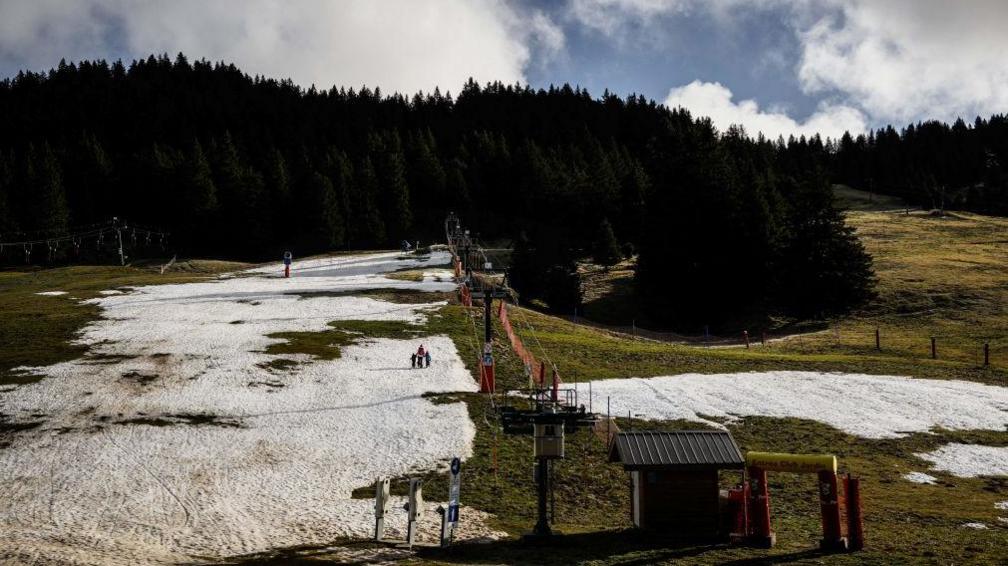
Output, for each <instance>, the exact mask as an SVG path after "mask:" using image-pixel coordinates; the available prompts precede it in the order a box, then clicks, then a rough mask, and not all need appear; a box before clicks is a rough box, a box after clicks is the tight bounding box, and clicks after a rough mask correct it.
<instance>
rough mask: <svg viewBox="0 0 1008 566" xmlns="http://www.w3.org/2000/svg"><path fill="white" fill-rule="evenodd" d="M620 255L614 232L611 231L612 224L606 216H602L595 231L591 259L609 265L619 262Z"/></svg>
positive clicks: (621, 255)
mask: <svg viewBox="0 0 1008 566" xmlns="http://www.w3.org/2000/svg"><path fill="white" fill-rule="evenodd" d="M622 257H623V254H622V252H621V251H620V245H619V241H618V240H617V239H616V234H615V233H613V229H612V224H610V223H609V219H608V218H603V219H602V222H601V223H600V224H599V227H598V232H597V233H596V237H595V245H594V247H593V248H592V259H593V260H594V261H595V263H597V264H600V265H604V266H606V267H610V266H613V265H616V264H617V263H619V261H620V259H622Z"/></svg>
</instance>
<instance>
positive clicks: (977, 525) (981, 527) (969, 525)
mask: <svg viewBox="0 0 1008 566" xmlns="http://www.w3.org/2000/svg"><path fill="white" fill-rule="evenodd" d="M963 527H966V528H967V529H977V530H981V531H982V530H984V529H986V528H987V525H985V524H983V523H963Z"/></svg>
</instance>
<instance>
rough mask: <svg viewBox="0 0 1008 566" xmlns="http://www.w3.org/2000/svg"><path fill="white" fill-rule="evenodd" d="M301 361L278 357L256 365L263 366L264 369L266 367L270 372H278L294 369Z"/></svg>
mask: <svg viewBox="0 0 1008 566" xmlns="http://www.w3.org/2000/svg"><path fill="white" fill-rule="evenodd" d="M299 363H300V362H297V361H294V360H289V359H287V358H277V359H275V360H270V361H268V362H262V363H259V364H256V365H257V366H259V367H261V368H262V369H264V370H266V371H270V372H278V371H279V372H285V371H290V370H292V369H294V368H295V367H297V366H298V365H299Z"/></svg>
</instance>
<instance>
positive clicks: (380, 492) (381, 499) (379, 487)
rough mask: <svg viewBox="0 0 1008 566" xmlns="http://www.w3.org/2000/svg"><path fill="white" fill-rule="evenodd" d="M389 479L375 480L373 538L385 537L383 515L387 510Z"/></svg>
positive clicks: (378, 539)
mask: <svg viewBox="0 0 1008 566" xmlns="http://www.w3.org/2000/svg"><path fill="white" fill-rule="evenodd" d="M389 499H390V497H389V480H388V478H378V480H376V481H375V534H374V539H375V540H376V541H380V540H382V539H383V538H385V515H388V512H389Z"/></svg>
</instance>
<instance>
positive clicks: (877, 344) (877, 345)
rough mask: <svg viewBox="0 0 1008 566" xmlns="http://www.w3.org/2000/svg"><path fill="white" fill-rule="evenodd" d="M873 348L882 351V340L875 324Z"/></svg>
mask: <svg viewBox="0 0 1008 566" xmlns="http://www.w3.org/2000/svg"><path fill="white" fill-rule="evenodd" d="M875 349H876V350H878V351H880V352H881V351H882V341H881V339H880V337H879V327H877V326H876V327H875Z"/></svg>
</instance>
